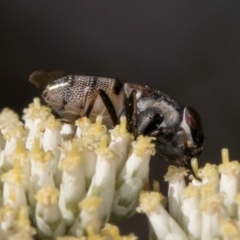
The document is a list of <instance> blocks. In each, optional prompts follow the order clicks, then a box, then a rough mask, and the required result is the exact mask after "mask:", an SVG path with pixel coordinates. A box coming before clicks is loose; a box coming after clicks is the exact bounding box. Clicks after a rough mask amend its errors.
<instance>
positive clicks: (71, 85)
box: [42, 75, 124, 125]
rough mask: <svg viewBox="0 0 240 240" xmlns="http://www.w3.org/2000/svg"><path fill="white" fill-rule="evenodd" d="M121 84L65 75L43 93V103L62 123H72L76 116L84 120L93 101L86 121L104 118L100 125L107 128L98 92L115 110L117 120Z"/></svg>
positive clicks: (109, 80)
mask: <svg viewBox="0 0 240 240" xmlns="http://www.w3.org/2000/svg"><path fill="white" fill-rule="evenodd" d="M122 86H123V84H122V83H121V82H119V81H117V80H116V79H113V78H103V77H95V76H81V75H69V76H66V77H63V78H60V79H57V80H55V81H54V82H52V83H51V84H49V85H48V86H47V87H46V89H45V90H44V91H43V94H42V96H43V98H44V100H45V101H46V102H47V103H48V105H50V106H51V107H52V108H53V109H54V110H55V111H56V112H58V113H59V114H60V115H61V116H62V117H63V118H64V119H65V120H69V121H73V120H75V119H76V118H78V117H79V116H85V115H86V112H87V109H88V108H89V104H90V103H91V102H92V100H93V99H95V98H96V100H95V101H94V105H93V108H92V110H91V114H90V115H89V117H90V119H92V120H94V118H95V117H96V116H97V115H102V116H103V117H104V122H105V124H107V125H111V123H110V118H109V113H108V111H107V110H106V107H105V105H104V104H103V101H102V99H101V98H100V96H98V90H99V89H101V90H103V91H104V92H105V93H106V94H107V95H108V96H109V98H110V99H111V101H112V103H113V104H114V105H115V106H116V107H115V110H116V113H117V116H118V117H120V115H121V114H122V112H123V109H124V93H123V88H122Z"/></svg>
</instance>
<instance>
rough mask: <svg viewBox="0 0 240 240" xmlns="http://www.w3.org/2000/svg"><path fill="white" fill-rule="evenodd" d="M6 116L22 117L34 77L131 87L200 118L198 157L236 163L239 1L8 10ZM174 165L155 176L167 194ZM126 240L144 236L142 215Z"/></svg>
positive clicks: (2, 37) (33, 5) (2, 74)
mask: <svg viewBox="0 0 240 240" xmlns="http://www.w3.org/2000/svg"><path fill="white" fill-rule="evenodd" d="M0 20H1V22H0V57H1V63H0V108H3V107H6V106H8V107H10V108H13V109H14V110H16V111H17V112H19V113H21V112H22V109H23V108H24V107H26V106H27V105H28V104H29V102H30V101H32V99H33V97H35V96H37V95H38V91H37V89H35V87H34V86H33V85H31V84H30V83H29V82H28V76H29V74H30V73H31V72H33V71H35V70H38V69H53V70H66V71H69V72H71V73H74V72H77V73H82V74H90V75H97V76H109V77H117V78H120V79H125V80H127V81H129V82H135V83H139V84H143V85H145V84H147V85H149V86H150V87H152V88H156V89H159V90H161V91H163V92H165V93H167V94H169V95H170V96H171V97H172V98H174V99H175V100H177V101H178V102H180V103H181V104H183V105H186V106H193V107H194V108H195V109H197V110H198V112H199V114H200V115H201V117H202V121H203V127H204V131H205V136H206V141H205V145H204V146H205V150H204V153H203V154H202V155H201V156H200V157H199V164H200V165H201V166H202V165H204V163H205V162H206V161H209V162H219V161H220V150H221V148H223V147H228V148H229V149H230V155H231V158H232V159H240V148H239V146H240V140H239V139H240V107H239V105H240V104H239V102H240V101H239V99H240V97H239V88H240V82H239V77H240V67H239V66H240V1H239V0H238V1H237V0H232V1H210V0H209V1H179V0H176V1H162V0H159V1H125V0H123V1H81V0H72V1H56V0H55V1H54V0H52V1H32V0H29V1H27V0H21V1H11V0H8V1H4V3H3V2H2V3H1V7H0ZM167 166H168V164H166V163H165V162H162V161H159V160H158V159H154V161H152V163H151V168H152V172H151V176H152V178H154V179H158V180H159V181H160V183H161V188H162V189H165V186H166V183H164V181H163V178H162V177H163V174H164V173H165V172H166V169H167ZM120 225H121V231H122V233H125V234H126V233H129V232H131V231H134V232H135V233H136V234H138V236H140V239H146V238H147V237H146V236H147V233H148V230H147V224H146V219H145V218H144V217H143V216H142V215H141V216H140V215H137V216H135V217H134V218H132V219H130V220H128V221H127V222H124V223H122V224H120Z"/></svg>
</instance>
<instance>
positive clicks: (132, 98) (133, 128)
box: [125, 90, 137, 135]
mask: <svg viewBox="0 0 240 240" xmlns="http://www.w3.org/2000/svg"><path fill="white" fill-rule="evenodd" d="M136 94H137V92H136V91H135V90H132V92H131V94H130V95H129V97H128V98H127V100H126V102H125V109H126V118H127V130H128V131H129V132H132V133H133V134H134V135H136V134H137V99H136Z"/></svg>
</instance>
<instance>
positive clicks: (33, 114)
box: [0, 98, 155, 240]
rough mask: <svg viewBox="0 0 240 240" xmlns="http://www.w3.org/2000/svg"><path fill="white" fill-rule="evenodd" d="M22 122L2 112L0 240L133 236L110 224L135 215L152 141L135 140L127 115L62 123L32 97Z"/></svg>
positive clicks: (16, 117)
mask: <svg viewBox="0 0 240 240" xmlns="http://www.w3.org/2000/svg"><path fill="white" fill-rule="evenodd" d="M23 120H24V123H23V122H21V121H20V120H19V117H18V115H17V114H15V113H14V112H13V111H11V110H9V109H4V110H3V111H2V112H1V113H0V177H1V184H0V239H1V240H7V239H9V240H15V239H26V240H28V239H34V235H35V234H36V236H37V238H38V239H55V238H57V239H59V240H63V239H82V240H83V239H105V240H106V239H119V240H120V239H122V240H124V239H126V240H127V239H131V240H133V239H136V237H135V236H134V235H132V234H130V235H129V236H125V237H124V236H121V235H120V233H119V230H118V228H117V227H115V226H114V225H110V224H109V223H108V222H118V221H120V220H123V219H124V218H127V217H130V216H132V215H133V214H134V213H135V211H136V207H137V206H138V203H139V194H140V192H141V191H142V189H143V188H144V186H146V185H147V184H148V177H149V176H148V175H149V160H150V157H151V155H154V154H155V148H154V144H153V143H151V141H152V138H149V137H143V136H139V137H138V139H137V140H134V139H133V136H132V135H131V134H130V133H128V132H127V130H126V118H125V117H122V118H121V120H120V125H117V126H116V127H115V128H114V129H112V130H109V131H108V130H107V129H106V127H105V126H103V125H102V118H101V117H100V116H99V117H97V119H96V122H95V123H91V122H90V121H89V120H88V119H87V118H85V117H83V118H81V119H79V120H77V121H76V124H75V126H72V125H68V124H62V123H61V122H60V121H59V120H57V119H56V118H55V117H54V116H53V115H52V114H51V111H50V109H49V108H47V107H45V106H42V105H41V104H40V100H39V99H37V98H36V99H34V102H33V103H32V104H30V105H29V108H27V109H25V110H24V116H23ZM64 236H65V237H64ZM67 236H68V237H67ZM70 236H71V237H70Z"/></svg>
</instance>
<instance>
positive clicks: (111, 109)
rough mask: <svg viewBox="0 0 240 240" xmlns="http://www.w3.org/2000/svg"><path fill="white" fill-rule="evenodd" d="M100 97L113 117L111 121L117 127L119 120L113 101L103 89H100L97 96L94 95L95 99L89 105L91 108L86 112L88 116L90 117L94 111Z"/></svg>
mask: <svg viewBox="0 0 240 240" xmlns="http://www.w3.org/2000/svg"><path fill="white" fill-rule="evenodd" d="M98 95H99V96H100V97H101V99H102V101H103V103H104V105H105V107H106V109H107V111H108V113H109V115H110V117H111V120H112V122H113V125H114V126H115V125H117V124H118V118H117V114H116V111H115V108H114V106H113V104H112V101H111V99H110V98H109V96H108V95H107V94H106V92H105V91H104V90H102V89H98V91H97V92H96V94H95V95H94V97H93V98H92V99H91V102H90V103H89V106H88V108H87V111H86V116H87V117H88V116H89V115H90V113H91V111H92V109H93V106H94V103H95V101H96V99H97V97H98Z"/></svg>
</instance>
